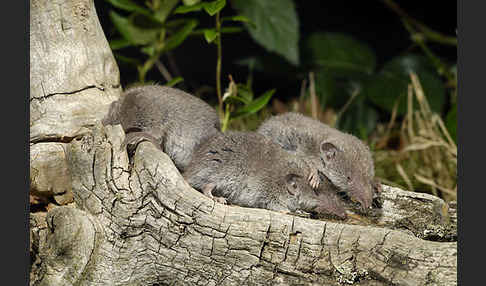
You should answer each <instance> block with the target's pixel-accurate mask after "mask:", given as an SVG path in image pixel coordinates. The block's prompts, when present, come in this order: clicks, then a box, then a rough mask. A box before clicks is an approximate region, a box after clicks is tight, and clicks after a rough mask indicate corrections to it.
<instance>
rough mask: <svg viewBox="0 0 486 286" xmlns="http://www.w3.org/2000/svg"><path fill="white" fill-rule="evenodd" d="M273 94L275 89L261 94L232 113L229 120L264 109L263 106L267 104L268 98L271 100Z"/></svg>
mask: <svg viewBox="0 0 486 286" xmlns="http://www.w3.org/2000/svg"><path fill="white" fill-rule="evenodd" d="M274 93H275V89H272V90H269V91H267V92H265V93H264V94H262V95H261V96H260V97H258V98H256V99H255V100H253V101H252V102H250V103H249V104H247V105H245V106H243V107H241V108H239V109H237V110H236V111H235V112H232V113H231V118H233V119H235V118H238V117H242V116H247V115H250V114H253V113H255V112H257V111H259V110H260V109H262V108H263V107H265V105H267V103H268V102H269V101H270V98H272V95H273V94H274Z"/></svg>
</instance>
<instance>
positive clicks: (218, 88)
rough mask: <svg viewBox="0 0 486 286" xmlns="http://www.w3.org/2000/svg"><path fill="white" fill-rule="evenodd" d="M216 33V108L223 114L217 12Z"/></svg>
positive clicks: (219, 23) (218, 18) (219, 30)
mask: <svg viewBox="0 0 486 286" xmlns="http://www.w3.org/2000/svg"><path fill="white" fill-rule="evenodd" d="M216 33H217V34H218V38H217V39H216V45H217V48H218V59H217V62H216V93H217V94H218V104H219V105H218V108H219V110H218V111H219V114H220V115H222V114H223V98H222V96H221V63H222V58H223V51H222V47H221V21H220V17H219V12H218V13H216Z"/></svg>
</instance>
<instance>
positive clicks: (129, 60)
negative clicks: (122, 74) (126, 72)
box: [113, 53, 141, 66]
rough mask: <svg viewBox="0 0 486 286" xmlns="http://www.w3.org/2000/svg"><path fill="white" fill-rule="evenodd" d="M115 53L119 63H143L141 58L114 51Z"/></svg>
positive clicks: (134, 64) (136, 64) (135, 64)
mask: <svg viewBox="0 0 486 286" xmlns="http://www.w3.org/2000/svg"><path fill="white" fill-rule="evenodd" d="M113 55H114V56H115V59H116V60H117V62H118V64H120V63H124V64H129V65H133V66H138V65H140V64H141V62H140V60H139V59H134V58H130V57H126V56H124V55H122V54H120V53H113Z"/></svg>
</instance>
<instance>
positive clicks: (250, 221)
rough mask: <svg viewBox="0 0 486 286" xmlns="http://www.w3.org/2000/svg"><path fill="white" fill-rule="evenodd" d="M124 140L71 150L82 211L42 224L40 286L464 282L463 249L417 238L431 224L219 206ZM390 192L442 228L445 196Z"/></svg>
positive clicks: (111, 130)
mask: <svg viewBox="0 0 486 286" xmlns="http://www.w3.org/2000/svg"><path fill="white" fill-rule="evenodd" d="M123 138H124V134H123V131H122V129H121V127H120V126H119V125H117V126H114V127H111V126H107V127H102V126H101V125H96V126H94V127H92V128H89V129H88V128H87V129H85V130H84V131H83V133H82V134H79V135H78V136H76V139H75V140H73V141H72V142H71V143H70V144H68V148H67V149H66V156H67V162H68V165H69V167H70V170H71V174H72V184H73V186H72V188H73V193H74V201H75V206H74V207H58V208H56V209H54V210H52V211H50V212H49V213H48V214H47V218H46V221H47V224H46V225H45V226H38V227H37V228H36V227H33V230H34V231H35V233H36V236H35V237H37V243H36V245H38V255H39V260H40V261H42V263H40V264H38V265H34V266H35V267H33V271H34V272H35V273H38V274H37V275H36V277H35V279H36V281H37V283H39V284H35V285H61V284H62V285H72V284H76V285H154V284H155V285H157V284H159V285H173V284H177V285H220V284H222V285H262V284H264V285H267V284H271V285H303V284H305V285H312V284H316V285H318V284H321V285H339V284H340V283H348V284H355V285H455V284H456V283H457V282H456V274H457V261H456V256H457V255H456V253H457V252H456V247H457V243H456V242H437V241H428V240H424V239H420V238H418V237H415V236H414V235H413V233H414V232H415V231H418V230H420V231H422V229H421V228H422V227H424V226H423V225H422V224H418V228H417V229H411V230H410V231H409V232H405V231H402V230H400V229H399V227H400V226H401V225H400V224H397V223H396V222H397V221H399V220H404V219H407V212H403V210H400V209H394V208H393V207H389V208H388V210H387V211H388V213H389V215H388V218H387V219H386V221H387V225H388V226H374V225H353V224H349V223H346V222H333V221H323V220H316V219H310V218H302V217H298V216H293V215H286V214H281V213H277V212H272V211H268V210H263V209H252V208H243V207H238V206H225V205H221V204H218V203H215V202H214V201H212V200H210V199H208V198H207V197H205V196H204V195H202V194H201V193H200V192H198V191H196V190H194V189H192V188H191V187H190V186H188V184H187V183H186V182H185V181H184V179H183V178H182V176H181V175H180V173H179V172H178V170H177V169H176V168H175V166H174V164H173V163H172V161H171V160H170V159H169V158H168V156H167V155H166V154H165V153H163V152H161V151H160V150H158V149H157V148H156V147H155V146H154V145H152V144H151V143H149V142H141V143H140V144H139V145H138V147H137V149H136V151H135V154H134V155H133V157H132V158H129V157H128V155H127V152H126V151H125V150H121V149H120V145H121V141H122V140H123ZM383 187H384V196H385V197H386V199H385V201H384V206H386V205H389V206H391V205H399V206H403V205H407V204H409V205H411V206H414V209H415V210H416V211H417V212H416V213H412V212H408V213H409V217H408V219H410V221H414V219H416V217H417V216H419V215H420V213H422V215H423V217H421V218H420V220H427V218H429V220H430V221H434V220H436V219H435V218H433V215H432V216H431V215H430V210H431V209H437V206H436V204H437V201H440V199H436V198H434V197H432V196H430V195H425V194H419V195H420V198H421V199H420V201H421V203H420V204H418V203H416V200H417V195H418V194H416V193H411V192H405V191H401V190H398V189H394V188H391V187H388V186H383ZM407 201H408V203H407ZM444 206H445V207H446V205H444ZM392 212H394V213H395V216H393V215H392ZM441 213H442V212H441ZM446 213H447V211H446ZM394 217H395V218H396V220H395V221H394V222H393V220H394ZM442 223H443V227H444V228H447V224H448V222H447V221H446V220H445V219H444V220H443V221H442ZM406 227H407V228H409V229H410V228H413V227H414V224H407V225H406ZM393 228H394V229H393ZM431 231H434V230H433V229H432V230H431ZM34 240H36V238H34Z"/></svg>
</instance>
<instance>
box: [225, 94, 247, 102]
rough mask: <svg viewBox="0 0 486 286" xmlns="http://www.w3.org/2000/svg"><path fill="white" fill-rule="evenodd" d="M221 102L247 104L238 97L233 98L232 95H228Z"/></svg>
mask: <svg viewBox="0 0 486 286" xmlns="http://www.w3.org/2000/svg"><path fill="white" fill-rule="evenodd" d="M223 102H225V103H228V102H230V103H243V104H248V103H249V102H248V101H246V100H244V99H243V98H241V97H239V96H234V95H230V96H226V97H225V98H224V99H223Z"/></svg>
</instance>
